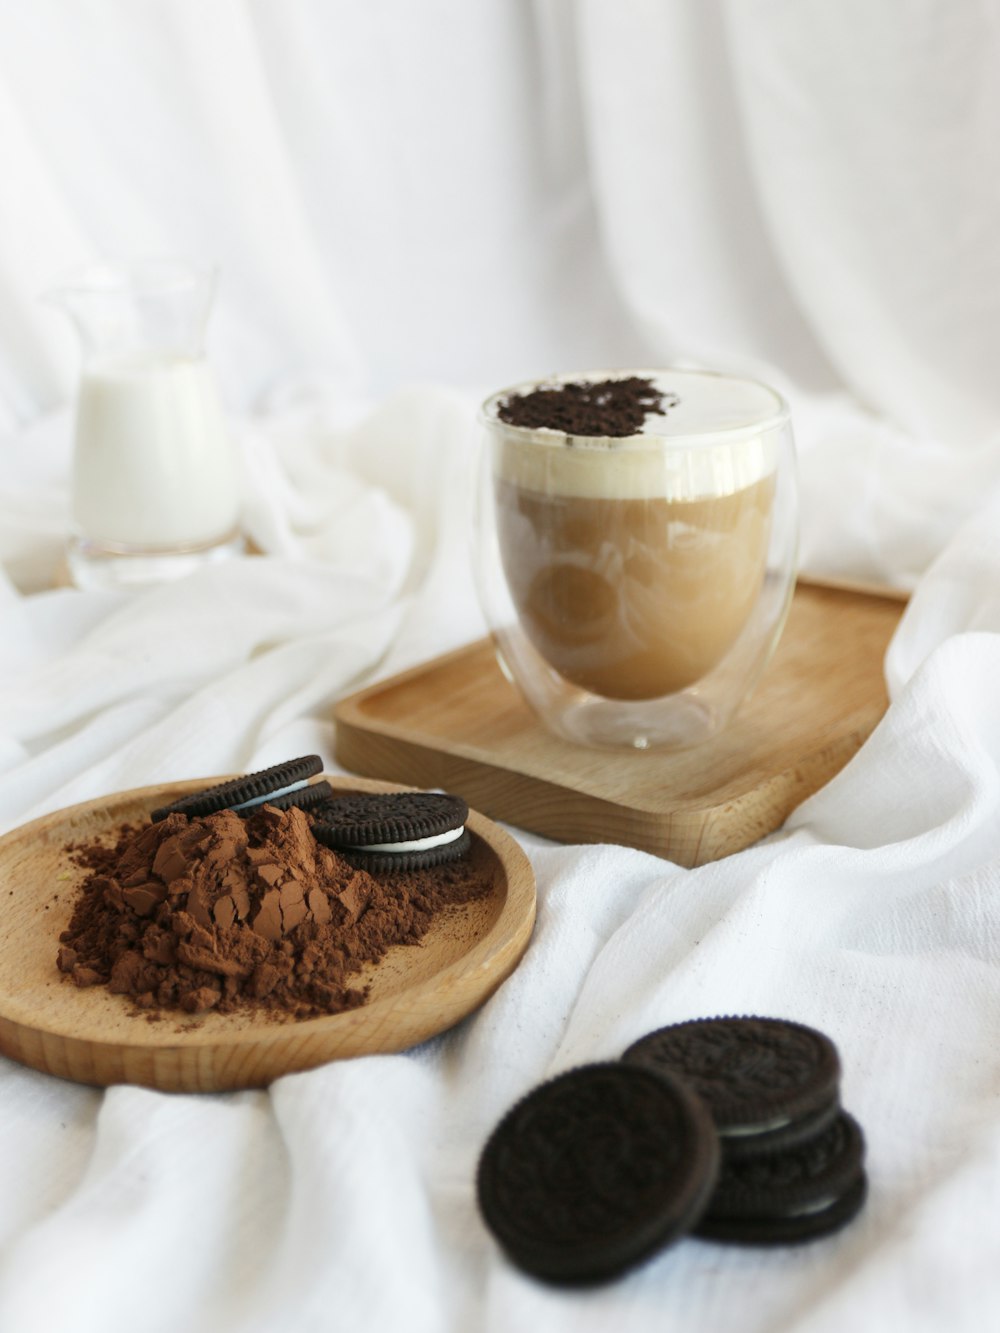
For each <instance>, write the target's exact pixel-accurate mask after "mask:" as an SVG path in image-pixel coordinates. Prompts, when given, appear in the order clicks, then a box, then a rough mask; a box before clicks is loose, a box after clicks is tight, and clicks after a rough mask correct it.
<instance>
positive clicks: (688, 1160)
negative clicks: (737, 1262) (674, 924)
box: [477, 1018, 867, 1283]
mask: <svg viewBox="0 0 1000 1333" xmlns="http://www.w3.org/2000/svg"><path fill="white" fill-rule="evenodd" d="M839 1087H840V1060H839V1057H838V1055H837V1050H836V1048H835V1046H834V1045H833V1043H832V1042H831V1041H830V1039H829V1038H828V1037H826V1036H824V1035H823V1033H821V1032H817V1031H816V1030H815V1029H814V1028H810V1027H806V1026H805V1025H804V1024H801V1023H793V1022H790V1021H788V1020H784V1019H773V1018H709V1019H696V1020H694V1021H692V1022H687V1023H679V1024H676V1025H674V1026H671V1027H666V1028H661V1029H659V1030H658V1031H656V1032H652V1033H650V1034H649V1035H648V1036H646V1037H643V1038H642V1039H641V1040H639V1041H637V1042H635V1043H634V1044H633V1045H632V1046H630V1047H629V1049H628V1050H627V1051H626V1052H625V1055H624V1057H623V1059H622V1060H621V1061H619V1062H617V1063H607V1064H599V1065H586V1066H583V1067H582V1068H579V1069H574V1070H570V1071H569V1072H568V1073H566V1074H563V1075H561V1076H560V1077H558V1078H556V1079H553V1080H551V1081H550V1082H548V1083H544V1084H542V1085H541V1086H540V1087H539V1088H536V1089H535V1090H534V1091H533V1092H531V1093H529V1094H528V1096H527V1097H525V1098H524V1099H523V1100H522V1101H520V1102H519V1103H518V1104H517V1105H516V1106H514V1107H513V1108H512V1110H511V1111H510V1112H508V1114H507V1115H506V1116H505V1117H504V1119H503V1120H502V1121H501V1122H500V1124H499V1125H498V1126H497V1128H496V1129H495V1130H494V1132H493V1134H492V1136H491V1137H490V1139H489V1141H488V1143H487V1144H486V1148H485V1149H484V1151H483V1154H482V1157H481V1159H480V1163H479V1171H478V1176H477V1192H478V1197H479V1205H480V1209H481V1211H482V1214H483V1217H484V1219H485V1221H486V1224H487V1226H488V1227H489V1228H490V1230H491V1231H492V1232H493V1234H494V1235H495V1236H496V1238H497V1240H498V1241H499V1242H500V1244H501V1246H502V1247H503V1248H504V1250H505V1251H506V1252H507V1254H508V1255H509V1257H510V1258H511V1259H512V1260H513V1261H514V1262H515V1263H516V1264H518V1266H519V1267H521V1268H524V1269H525V1270H526V1271H527V1272H530V1273H532V1274H534V1275H535V1276H536V1277H540V1278H543V1279H545V1280H548V1281H552V1282H557V1283H585V1282H597V1281H602V1280H604V1279H607V1278H610V1277H613V1276H616V1275H617V1274H618V1273H620V1272H622V1271H624V1270H625V1269H627V1268H629V1267H632V1266H633V1265H634V1264H637V1263H639V1262H641V1261H642V1260H643V1259H645V1258H648V1257H649V1256H650V1255H651V1254H653V1253H655V1252H656V1251H658V1250H660V1249H662V1248H663V1247H664V1246H665V1245H667V1244H669V1243H670V1242H671V1241H673V1240H675V1239H677V1238H678V1237H679V1236H681V1235H683V1234H685V1233H688V1232H691V1233H693V1234H695V1235H698V1236H702V1237H705V1238H710V1239H713V1240H722V1241H732V1242H738V1243H742V1244H767V1245H770V1244H794V1243H798V1242H802V1241H806V1240H812V1239H814V1238H817V1237H819V1236H824V1235H827V1234H829V1233H831V1232H833V1231H836V1230H838V1229H839V1228H840V1227H842V1226H844V1225H846V1224H847V1222H849V1221H850V1220H851V1218H853V1217H854V1216H855V1214H856V1213H857V1212H858V1210H859V1209H860V1208H861V1206H862V1204H863V1203H864V1199H865V1194H866V1190H867V1181H866V1176H865V1172H864V1165H863V1161H864V1140H863V1137H862V1134H861V1130H860V1128H859V1126H858V1124H857V1122H856V1121H855V1120H854V1119H853V1118H852V1117H851V1116H849V1115H848V1114H847V1113H846V1112H845V1111H843V1110H842V1109H841V1106H840V1093H839Z"/></svg>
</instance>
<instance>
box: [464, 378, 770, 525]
mask: <svg viewBox="0 0 1000 1333" xmlns="http://www.w3.org/2000/svg"><path fill="white" fill-rule="evenodd" d="M631 375H640V376H642V377H643V378H648V379H650V380H651V381H652V383H653V385H654V386H655V388H657V389H658V390H659V391H660V392H661V393H664V394H668V395H672V396H674V397H676V398H677V400H678V402H677V404H676V406H674V407H670V408H669V409H668V410H667V411H666V412H665V413H650V414H649V415H648V416H647V418H646V422H645V425H644V427H643V431H642V433H641V434H638V435H630V436H626V437H624V438H613V437H609V436H599V435H567V434H565V433H564V432H562V431H557V430H548V429H544V428H543V429H537V430H529V429H525V428H523V427H518V426H510V425H507V424H506V423H505V422H503V421H501V420H500V419H499V417H498V416H497V408H498V406H499V404H500V402H501V401H502V400H503V399H506V398H508V397H509V396H511V395H512V394H519V393H522V394H523V393H528V392H530V391H531V390H532V389H537V388H543V387H548V386H550V385H551V386H556V385H558V384H559V383H560V382H564V383H565V382H573V383H581V382H583V383H586V382H593V381H599V380H603V379H618V378H626V377H628V376H631ZM484 418H485V420H486V422H487V423H488V425H489V426H490V428H491V430H492V431H493V432H495V438H496V440H497V441H498V443H499V448H498V449H497V451H496V457H495V461H494V472H495V474H496V475H497V476H498V477H500V478H502V479H503V480H505V481H509V482H512V483H513V484H515V485H517V486H521V487H524V488H525V489H527V490H532V491H537V492H540V493H542V494H547V495H567V496H569V495H572V496H579V497H586V498H592V499H598V498H604V499H618V500H627V499H668V500H697V499H706V498H710V497H712V496H723V495H732V494H733V493H734V492H736V491H739V490H742V489H744V488H745V487H747V486H751V485H753V484H754V483H755V482H757V481H760V480H761V479H762V478H764V477H766V476H769V475H770V474H771V473H772V472H773V471H774V468H775V465H776V460H777V451H778V444H779V440H780V437H781V433H782V430H783V428H784V424H785V421H786V418H787V411H786V408H785V405H784V403H783V402H782V400H781V398H780V397H779V396H778V395H777V394H776V393H774V392H773V390H771V389H768V388H767V387H765V386H764V385H762V384H758V383H756V382H755V381H753V380H744V379H736V378H733V377H730V376H725V375H713V374H708V373H704V372H698V371H680V370H678V371H655V372H653V371H641V370H638V371H632V370H628V371H613V372H608V371H596V372H591V373H588V374H586V375H566V376H562V377H558V376H557V377H554V378H552V379H550V380H536V381H532V382H530V383H525V384H519V385H515V386H514V387H513V388H511V389H506V390H504V391H503V392H502V393H499V394H496V395H495V396H494V397H493V398H491V399H490V400H489V402H488V403H487V404H486V406H485V408H484Z"/></svg>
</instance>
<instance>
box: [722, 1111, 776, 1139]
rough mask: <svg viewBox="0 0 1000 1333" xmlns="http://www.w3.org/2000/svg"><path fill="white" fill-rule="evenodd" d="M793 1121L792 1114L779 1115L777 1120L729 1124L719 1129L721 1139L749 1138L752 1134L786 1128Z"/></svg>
mask: <svg viewBox="0 0 1000 1333" xmlns="http://www.w3.org/2000/svg"><path fill="white" fill-rule="evenodd" d="M791 1123H792V1117H791V1116H788V1115H786V1116H779V1117H778V1118H777V1119H775V1120H761V1121H760V1122H759V1123H758V1124H756V1125H729V1126H727V1127H726V1128H725V1129H720V1130H719V1138H720V1139H741V1138H748V1137H749V1136H750V1135H751V1134H767V1133H768V1132H769V1131H770V1130H772V1129H784V1127H785V1126H786V1125H790V1124H791Z"/></svg>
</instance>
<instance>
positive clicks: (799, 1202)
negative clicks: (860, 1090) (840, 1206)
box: [705, 1111, 865, 1221]
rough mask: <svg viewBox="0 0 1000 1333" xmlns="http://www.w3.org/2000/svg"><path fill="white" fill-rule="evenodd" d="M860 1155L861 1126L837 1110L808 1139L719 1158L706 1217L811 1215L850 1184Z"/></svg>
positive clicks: (857, 1171) (858, 1169)
mask: <svg viewBox="0 0 1000 1333" xmlns="http://www.w3.org/2000/svg"><path fill="white" fill-rule="evenodd" d="M864 1156H865V1141H864V1136H863V1135H862V1133H861V1127H860V1126H859V1125H858V1122H857V1121H856V1120H855V1119H854V1118H853V1117H852V1116H849V1115H848V1114H847V1113H846V1112H845V1111H841V1112H840V1113H839V1114H838V1116H837V1118H836V1120H834V1122H833V1124H832V1125H831V1126H830V1128H829V1129H827V1130H825V1131H824V1132H823V1133H822V1134H818V1135H817V1136H816V1137H815V1138H814V1139H811V1140H810V1141H809V1142H808V1143H803V1144H799V1146H798V1147H796V1148H788V1149H785V1150H784V1151H783V1152H773V1153H758V1154H757V1155H756V1156H755V1157H747V1158H741V1159H739V1160H738V1161H727V1160H724V1161H723V1164H722V1170H721V1171H720V1173H719V1180H718V1183H717V1185H716V1187H715V1191H714V1193H713V1194H712V1198H711V1200H710V1202H709V1205H708V1209H707V1210H706V1214H705V1216H706V1219H707V1220H709V1221H718V1220H721V1219H726V1220H735V1219H737V1218H751V1219H754V1220H757V1221H762V1220H765V1219H766V1220H773V1221H786V1220H792V1219H795V1218H798V1217H803V1216H813V1215H816V1214H817V1213H818V1212H820V1211H822V1210H823V1209H825V1208H827V1207H829V1206H830V1205H831V1204H832V1203H833V1202H834V1201H836V1200H839V1199H841V1198H842V1197H844V1195H846V1194H847V1193H849V1191H850V1190H852V1189H853V1187H854V1186H855V1185H856V1184H857V1181H858V1179H859V1177H860V1176H861V1174H862V1166H863V1164H864Z"/></svg>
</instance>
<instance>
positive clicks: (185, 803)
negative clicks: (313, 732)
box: [150, 754, 333, 824]
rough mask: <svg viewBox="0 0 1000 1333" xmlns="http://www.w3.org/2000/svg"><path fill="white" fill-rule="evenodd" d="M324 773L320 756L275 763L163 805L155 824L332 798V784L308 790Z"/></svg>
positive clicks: (155, 814) (156, 813) (154, 814)
mask: <svg viewBox="0 0 1000 1333" xmlns="http://www.w3.org/2000/svg"><path fill="white" fill-rule="evenodd" d="M322 771H323V761H322V760H321V759H320V757H319V755H318V754H307V755H303V756H302V758H301V759H288V760H286V761H285V763H283V764H274V765H273V766H272V767H271V768H264V769H261V771H260V772H259V773H247V774H245V775H244V776H243V777H240V778H229V779H228V780H227V781H226V782H219V783H217V784H216V785H215V786H214V787H206V788H205V790H204V791H199V792H192V793H191V795H190V796H181V797H180V798H179V799H178V800H176V801H172V802H171V804H170V805H164V806H161V807H160V808H159V809H157V810H154V811H153V812H152V814H151V815H150V818H151V819H152V820H153V823H154V824H156V823H159V821H160V820H161V819H166V817H167V815H173V814H180V815H187V816H188V817H189V818H190V817H192V816H197V815H214V814H217V813H218V811H220V810H237V811H243V810H253V809H255V808H256V807H257V806H260V805H264V804H265V802H266V803H267V804H270V805H279V806H280V807H281V808H282V809H287V807H288V806H289V805H303V804H309V803H310V802H311V801H317V802H319V801H321V800H323V799H324V798H326V797H329V796H332V794H333V789H332V788H331V787H330V785H329V783H327V782H323V783H317V784H315V785H316V786H317V787H320V788H322V789H323V790H321V792H320V794H319V795H314V794H313V792H312V791H311V790H310V789H309V779H310V778H311V777H315V775H316V774H317V773H321V772H322Z"/></svg>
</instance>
